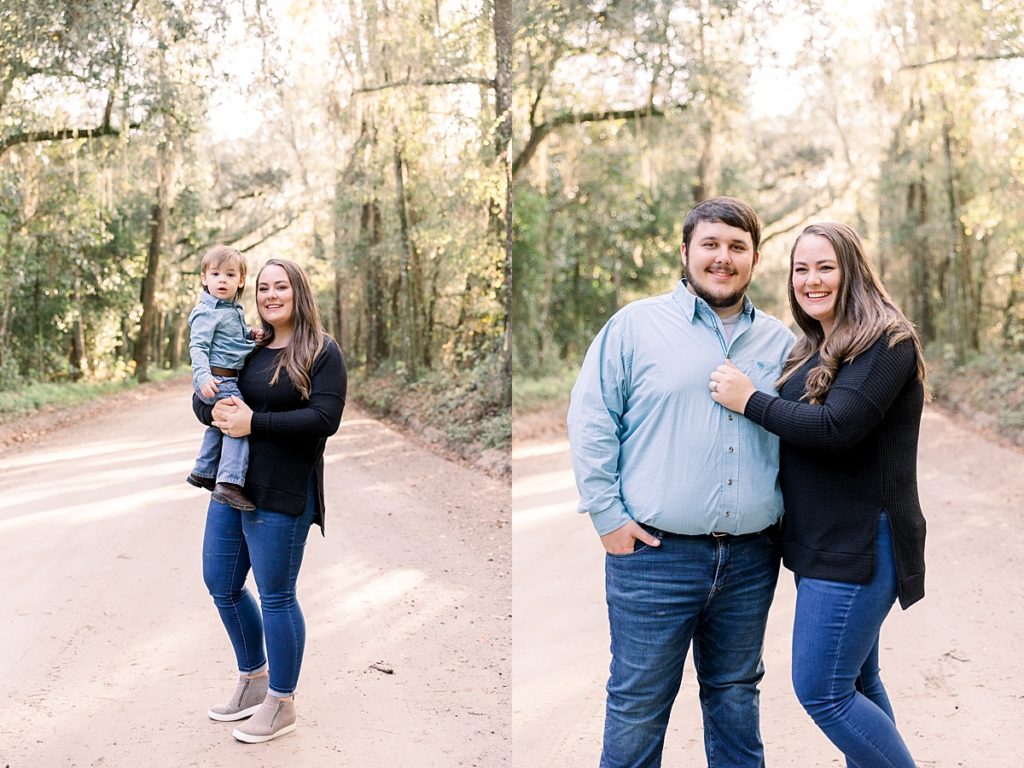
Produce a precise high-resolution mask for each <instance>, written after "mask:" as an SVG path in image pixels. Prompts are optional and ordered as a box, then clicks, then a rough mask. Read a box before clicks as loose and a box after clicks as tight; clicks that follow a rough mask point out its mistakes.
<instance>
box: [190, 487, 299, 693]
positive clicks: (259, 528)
mask: <svg viewBox="0 0 1024 768" xmlns="http://www.w3.org/2000/svg"><path fill="white" fill-rule="evenodd" d="M316 498H317V497H316V486H315V485H313V484H312V483H311V487H310V492H309V496H308V499H307V502H306V510H305V512H304V513H303V515H302V516H301V517H291V516H289V515H285V514H282V513H280V512H274V511H272V510H269V509H263V508H262V507H257V508H256V510H255V511H253V512H241V511H239V510H237V509H233V508H232V507H229V506H228V505H227V504H221V503H219V502H216V501H213V500H212V499H211V500H210V506H209V508H208V509H207V512H206V532H205V535H204V537H203V580H204V581H205V582H206V587H207V589H209V591H210V595H211V596H212V597H213V602H214V605H216V606H217V610H218V612H219V613H220V618H221V621H222V622H223V623H224V628H225V629H226V630H227V633H228V637H229V638H230V640H231V647H232V648H233V649H234V651H235V659H236V660H237V663H238V669H239V671H240V672H241V673H243V674H247V673H250V672H255V671H256V670H258V669H260V668H261V667H263V666H264V665H265V664H267V660H268V657H269V662H270V691H271V693H274V694H277V695H279V696H289V695H291V694H293V693H294V692H295V688H296V686H297V684H298V680H299V670H300V668H301V667H302V652H303V649H304V647H305V644H306V622H305V620H304V619H303V616H302V609H301V608H300V607H299V603H298V600H297V599H296V596H295V584H296V581H297V579H298V576H299V567H300V566H301V565H302V555H303V552H304V551H305V547H306V535H307V534H308V533H309V526H310V525H311V523H312V521H313V512H314V509H315V505H316ZM250 568H251V569H252V572H253V577H254V578H255V581H256V587H257V589H258V590H259V596H260V599H259V604H257V602H256V599H255V598H254V597H253V595H252V593H251V592H250V591H249V590H248V589H247V588H246V586H245V580H246V577H247V576H248V574H249V570H250ZM264 638H266V653H264Z"/></svg>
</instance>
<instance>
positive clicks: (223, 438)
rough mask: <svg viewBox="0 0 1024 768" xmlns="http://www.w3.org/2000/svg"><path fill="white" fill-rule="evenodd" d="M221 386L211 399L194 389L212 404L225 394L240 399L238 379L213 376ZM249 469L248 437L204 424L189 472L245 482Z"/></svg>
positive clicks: (221, 481) (231, 481)
mask: <svg viewBox="0 0 1024 768" xmlns="http://www.w3.org/2000/svg"><path fill="white" fill-rule="evenodd" d="M214 378H216V380H217V385H218V386H219V387H220V389H219V390H218V391H217V394H216V395H214V396H213V397H212V398H210V397H204V396H203V394H202V393H201V392H200V391H199V390H196V396H197V397H198V398H199V399H200V400H202V401H203V402H204V403H206V404H207V405H213V404H214V403H216V402H217V401H218V400H223V399H224V398H226V397H232V396H234V397H237V398H238V399H239V400H241V399H242V393H241V392H240V391H239V389H238V379H235V378H222V377H220V376H216V377H214ZM248 469H249V440H248V438H245V437H228V436H227V435H225V434H224V433H223V432H221V431H220V430H219V429H217V428H216V427H207V428H206V434H204V435H203V444H202V445H201V446H200V447H199V456H197V457H196V464H195V467H194V468H193V470H192V474H194V475H198V476H199V477H213V478H216V479H217V482H218V483H234V484H235V485H245V473H246V472H247V471H248Z"/></svg>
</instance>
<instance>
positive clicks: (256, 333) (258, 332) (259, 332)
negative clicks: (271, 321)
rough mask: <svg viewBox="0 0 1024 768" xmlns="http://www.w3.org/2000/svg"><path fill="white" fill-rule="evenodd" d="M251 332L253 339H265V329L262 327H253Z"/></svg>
mask: <svg viewBox="0 0 1024 768" xmlns="http://www.w3.org/2000/svg"><path fill="white" fill-rule="evenodd" d="M249 332H250V333H251V334H252V340H253V341H262V340H263V329H262V328H253V329H251V330H250V331H249Z"/></svg>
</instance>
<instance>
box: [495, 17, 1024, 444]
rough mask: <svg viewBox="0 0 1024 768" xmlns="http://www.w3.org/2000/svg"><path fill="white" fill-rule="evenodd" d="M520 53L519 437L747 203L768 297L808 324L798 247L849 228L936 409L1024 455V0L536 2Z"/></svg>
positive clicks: (756, 287) (767, 303)
mask: <svg viewBox="0 0 1024 768" xmlns="http://www.w3.org/2000/svg"><path fill="white" fill-rule="evenodd" d="M517 50H518V52H519V58H518V59H517V63H518V70H517V91H516V99H517V102H516V104H517V111H516V137H517V141H519V143H518V145H517V147H518V154H517V156H516V157H515V159H514V164H513V170H514V173H515V184H514V200H515V212H516V215H515V233H514V243H515V245H514V248H515V250H514V264H515V268H516V280H515V283H514V297H513V306H514V308H515V319H514V323H513V328H514V334H515V335H514V342H515V343H514V350H515V383H516V386H515V411H516V414H517V421H516V425H517V426H516V429H517V435H519V434H520V432H519V429H520V425H523V427H524V433H528V432H529V430H530V426H529V421H530V420H529V418H527V416H528V415H529V414H531V412H535V411H542V410H543V409H544V408H548V409H549V411H550V418H549V419H548V420H547V423H549V424H554V423H561V421H562V416H563V415H564V405H565V402H566V401H567V393H568V390H569V389H570V388H571V385H572V381H573V379H574V377H575V374H576V371H577V370H578V365H579V363H580V362H581V360H582V356H583V354H584V353H585V352H586V349H587V346H588V344H589V342H590V341H591V339H592V338H593V337H594V335H595V334H596V332H597V331H598V330H599V329H600V327H601V326H602V325H603V324H604V322H605V321H606V320H607V318H608V317H609V316H610V315H611V314H612V313H613V312H614V311H615V310H616V309H618V308H619V307H621V306H622V305H623V304H625V303H627V302H629V301H631V300H633V299H636V298H640V297H643V296H647V295H654V294H660V293H666V292H668V291H670V290H671V289H672V288H673V286H674V284H675V281H676V280H678V278H679V276H680V272H681V269H680V265H679V243H680V242H681V240H682V218H683V216H684V214H685V212H686V211H687V210H688V209H689V208H691V207H692V206H693V205H694V204H695V203H696V202H698V201H700V200H701V199H703V198H706V197H709V196H712V195H716V194H729V195H734V196H737V197H740V198H743V199H745V200H747V201H748V202H750V203H751V204H752V205H753V206H754V207H755V209H756V210H758V212H759V213H760V215H761V217H762V219H763V222H764V233H763V239H762V258H761V262H760V265H759V268H758V273H757V274H756V276H755V279H754V283H753V285H752V286H751V295H752V298H753V299H754V301H755V303H756V304H758V305H759V306H762V307H764V308H765V309H767V310H768V311H769V312H771V313H772V314H775V315H777V316H779V317H781V318H783V319H784V320H785V321H787V322H789V321H790V319H791V317H790V314H789V311H788V308H787V305H786V302H787V299H786V282H787V279H788V256H789V249H790V248H791V246H792V243H793V240H794V238H795V236H796V235H797V234H798V233H799V231H800V229H801V228H802V227H803V226H805V225H806V224H808V223H811V222H813V221H823V220H836V221H841V222H844V223H848V224H850V225H852V226H853V227H854V228H855V229H857V230H858V231H859V232H860V234H861V235H862V237H863V238H864V239H865V242H866V245H867V247H868V250H869V253H870V254H871V255H872V256H873V257H874V259H875V261H876V264H877V266H878V269H879V271H880V273H881V275H882V278H883V280H884V282H885V284H886V286H887V287H888V289H889V290H890V292H891V293H892V294H893V295H894V297H895V298H896V300H897V301H898V302H899V303H900V304H901V306H902V307H903V308H904V309H905V310H906V311H907V313H908V314H909V315H910V316H911V318H912V319H913V320H914V321H915V323H916V324H917V327H918V329H919V331H920V334H921V337H922V340H923V341H924V343H925V345H926V348H927V355H928V358H929V364H930V369H931V379H930V383H931V388H932V390H933V393H934V394H935V395H936V397H937V399H939V400H940V401H944V402H946V403H950V404H953V405H955V406H956V407H957V408H958V409H959V410H961V411H962V412H964V413H966V414H968V415H969V416H971V417H972V419H973V420H974V421H976V422H979V423H980V425H981V426H984V427H988V428H996V429H998V430H1000V431H1002V432H1003V434H1004V435H1006V436H1007V437H1010V438H1011V439H1015V440H1016V441H1018V442H1024V3H1022V2H1021V0H971V2H959V3H947V2H939V1H938V0H896V1H895V2H880V1H878V0H870V1H869V2H863V3H844V2H840V1H839V0H801V1H796V0H676V1H675V2H664V1H662V0H632V1H631V2H615V3H609V2H600V1H597V2H590V3H583V4H569V3H541V2H532V3H531V4H530V5H529V7H528V8H527V10H526V15H525V18H524V20H523V23H522V24H521V27H520V31H519V47H518V49H517ZM519 417H522V418H519ZM538 421H539V422H541V423H543V420H538Z"/></svg>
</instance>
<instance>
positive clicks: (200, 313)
mask: <svg viewBox="0 0 1024 768" xmlns="http://www.w3.org/2000/svg"><path fill="white" fill-rule="evenodd" d="M188 325H189V329H190V331H189V342H188V352H189V356H190V357H191V358H192V386H194V387H195V388H196V389H197V390H198V389H199V388H200V387H202V386H203V384H205V383H206V382H207V381H209V380H210V379H211V378H213V376H212V374H211V373H210V366H211V365H215V366H217V367H218V368H234V369H235V370H239V369H241V367H242V366H243V365H244V364H245V358H247V357H248V356H249V353H250V352H252V350H253V348H254V347H255V346H256V342H254V341H253V340H252V339H251V338H249V328H248V326H246V324H245V311H244V310H243V309H242V305H241V304H239V303H238V302H237V301H223V300H221V299H218V298H216V297H215V296H213V295H211V294H209V293H207V292H206V291H203V292H202V293H201V294H200V295H199V303H198V304H196V306H195V308H194V309H193V310H192V313H191V314H190V315H189V316H188Z"/></svg>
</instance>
